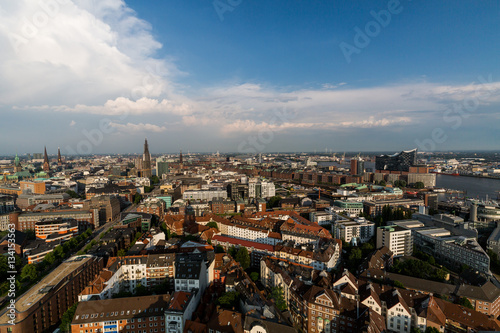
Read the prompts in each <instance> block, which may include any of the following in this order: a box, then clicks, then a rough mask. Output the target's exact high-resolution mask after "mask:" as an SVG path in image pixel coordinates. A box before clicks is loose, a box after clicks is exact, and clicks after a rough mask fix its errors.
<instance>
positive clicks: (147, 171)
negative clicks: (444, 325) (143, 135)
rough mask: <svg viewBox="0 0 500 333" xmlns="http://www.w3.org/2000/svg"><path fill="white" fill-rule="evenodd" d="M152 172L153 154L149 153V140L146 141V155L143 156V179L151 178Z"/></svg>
mask: <svg viewBox="0 0 500 333" xmlns="http://www.w3.org/2000/svg"><path fill="white" fill-rule="evenodd" d="M152 175H153V174H152V172H151V154H150V153H149V146H148V139H145V140H144V154H143V155H142V177H147V178H150V177H151V176H152Z"/></svg>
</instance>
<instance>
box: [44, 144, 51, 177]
mask: <svg viewBox="0 0 500 333" xmlns="http://www.w3.org/2000/svg"><path fill="white" fill-rule="evenodd" d="M43 171H45V172H48V171H50V164H49V156H48V155H47V147H44V153H43Z"/></svg>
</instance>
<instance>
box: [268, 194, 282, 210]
mask: <svg viewBox="0 0 500 333" xmlns="http://www.w3.org/2000/svg"><path fill="white" fill-rule="evenodd" d="M280 201H281V197H280V196H279V195H275V196H274V197H271V198H270V199H269V208H274V207H278V206H279V203H280Z"/></svg>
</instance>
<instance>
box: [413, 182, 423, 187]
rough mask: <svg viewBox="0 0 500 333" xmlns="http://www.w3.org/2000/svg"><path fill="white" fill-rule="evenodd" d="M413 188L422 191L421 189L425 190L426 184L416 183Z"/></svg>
mask: <svg viewBox="0 0 500 333" xmlns="http://www.w3.org/2000/svg"><path fill="white" fill-rule="evenodd" d="M413 187H414V188H418V189H421V188H424V187H425V184H424V183H422V182H416V183H415V184H413Z"/></svg>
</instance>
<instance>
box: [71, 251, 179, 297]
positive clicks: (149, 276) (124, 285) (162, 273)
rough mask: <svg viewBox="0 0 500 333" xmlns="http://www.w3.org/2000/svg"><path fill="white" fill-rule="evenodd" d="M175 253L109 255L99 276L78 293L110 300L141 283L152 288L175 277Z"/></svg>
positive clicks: (83, 295) (132, 289) (80, 295)
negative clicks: (110, 256)
mask: <svg viewBox="0 0 500 333" xmlns="http://www.w3.org/2000/svg"><path fill="white" fill-rule="evenodd" d="M174 262H175V254H174V253H166V254H150V255H147V256H127V257H119V258H118V257H113V258H110V259H109V261H108V264H107V266H106V268H104V269H103V270H102V271H101V272H100V273H99V275H98V276H97V278H95V279H93V280H92V281H90V283H89V284H88V285H87V286H86V287H85V289H83V291H82V292H81V293H80V294H79V295H78V301H88V300H90V299H92V298H98V299H109V298H111V297H112V296H113V294H117V293H118V292H120V291H123V290H125V291H129V292H132V293H133V292H135V289H136V287H137V285H138V284H141V285H143V286H145V287H151V286H154V285H158V284H161V283H163V282H164V281H165V280H168V281H172V282H173V279H174V277H175V265H174Z"/></svg>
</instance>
